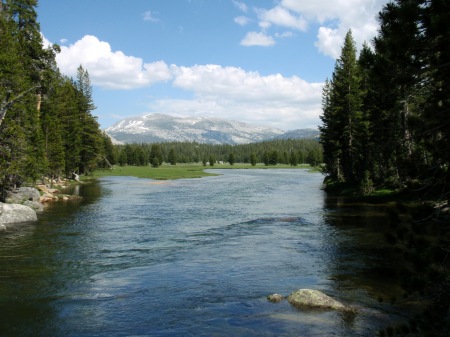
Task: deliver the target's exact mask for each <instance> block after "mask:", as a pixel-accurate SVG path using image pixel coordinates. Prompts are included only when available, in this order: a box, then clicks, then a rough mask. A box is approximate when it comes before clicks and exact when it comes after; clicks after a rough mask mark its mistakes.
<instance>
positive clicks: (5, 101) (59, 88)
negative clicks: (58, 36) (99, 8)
mask: <svg viewBox="0 0 450 337" xmlns="http://www.w3.org/2000/svg"><path fill="white" fill-rule="evenodd" d="M36 6H37V1H36V0H26V1H25V0H1V1H0V200H3V199H4V197H5V193H6V191H7V190H8V189H11V188H13V187H15V186H20V185H21V184H23V183H24V182H27V181H30V182H34V181H36V180H38V179H40V178H41V177H42V176H48V177H60V176H68V175H71V174H72V173H73V172H76V173H79V174H82V173H86V172H89V171H92V170H93V169H94V168H95V167H96V164H97V162H99V161H101V160H103V158H102V154H103V153H104V147H105V143H106V144H108V142H109V143H110V140H109V137H106V136H105V135H103V134H102V132H101V131H100V129H99V124H98V122H97V120H96V118H95V117H94V116H93V115H92V114H91V112H92V110H94V109H95V106H94V104H93V100H92V88H91V84H90V79H89V74H88V71H87V70H85V69H83V68H82V67H81V66H80V67H79V69H78V73H77V77H76V79H75V80H73V79H71V78H68V77H66V76H63V75H62V74H61V73H60V72H59V70H58V67H57V65H56V61H55V55H56V53H58V52H59V50H60V48H59V46H57V45H53V46H52V47H51V48H44V46H43V41H42V36H41V34H40V26H39V23H38V21H37V14H36V11H35V7H36Z"/></svg>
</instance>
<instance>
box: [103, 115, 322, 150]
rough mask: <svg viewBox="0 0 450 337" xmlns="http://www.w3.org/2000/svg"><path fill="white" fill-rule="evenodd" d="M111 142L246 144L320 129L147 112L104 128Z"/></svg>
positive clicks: (307, 135)
mask: <svg viewBox="0 0 450 337" xmlns="http://www.w3.org/2000/svg"><path fill="white" fill-rule="evenodd" d="M105 132H106V133H107V134H108V135H109V136H110V137H111V139H112V140H113V143H116V144H126V143H162V142H198V143H208V144H231V145H235V144H247V143H255V142H260V141H264V140H273V139H277V138H281V139H288V138H296V139H297V138H317V137H318V136H319V131H317V130H314V129H298V130H291V131H287V132H286V131H283V130H281V129H276V128H272V127H267V126H259V125H253V124H249V123H244V122H238V121H232V120H225V119H220V118H211V117H187V118H180V117H175V116H170V115H166V114H149V115H145V116H140V117H130V118H125V119H123V120H121V121H119V122H117V123H115V124H114V125H112V126H110V127H108V128H107V129H105Z"/></svg>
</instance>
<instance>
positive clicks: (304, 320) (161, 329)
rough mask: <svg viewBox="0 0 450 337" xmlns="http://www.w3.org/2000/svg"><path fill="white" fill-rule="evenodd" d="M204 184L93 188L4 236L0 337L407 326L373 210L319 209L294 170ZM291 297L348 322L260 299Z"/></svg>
mask: <svg viewBox="0 0 450 337" xmlns="http://www.w3.org/2000/svg"><path fill="white" fill-rule="evenodd" d="M212 172H213V173H219V174H220V175H219V176H214V177H206V178H201V179H189V180H173V181H153V180H147V179H138V178H132V177H108V178H102V179H100V180H99V181H97V182H96V183H92V184H86V185H81V186H78V187H77V189H78V191H77V192H78V193H79V194H80V195H81V196H82V197H83V198H82V200H80V201H69V202H58V203H55V204H53V205H51V206H49V207H48V208H47V209H46V211H45V212H44V213H43V214H41V215H39V221H38V223H32V224H20V225H14V226H8V228H7V231H5V232H2V233H0V335H2V336H373V335H375V334H376V333H377V332H378V331H379V329H380V328H384V327H386V326H388V325H389V324H392V323H393V322H397V321H402V320H403V319H405V318H406V317H407V314H406V312H408V310H409V307H408V306H407V303H404V302H402V301H399V300H396V301H395V303H394V301H393V300H394V298H396V299H398V298H400V297H399V294H400V292H399V288H398V285H397V281H396V278H395V261H393V259H392V258H390V253H391V252H390V247H389V246H387V245H386V244H385V243H384V242H385V240H384V239H383V233H384V231H385V229H386V228H387V227H386V226H388V225H389V221H390V218H391V217H392V216H390V215H389V214H392V212H388V211H387V210H386V207H385V206H383V205H361V204H349V203H346V202H345V200H340V199H332V198H328V197H327V196H326V194H325V193H324V192H323V191H322V190H321V184H322V180H323V176H322V175H321V174H319V173H310V172H308V171H306V170H301V169H298V170H280V169H271V170H214V171H212ZM299 288H312V289H318V290H321V291H324V292H325V293H327V294H328V295H330V296H333V297H335V298H336V299H339V300H341V301H343V302H345V303H347V304H349V305H351V306H353V307H355V308H356V309H357V315H356V316H355V317H351V318H349V317H346V316H344V315H341V314H340V313H338V312H329V311H304V310H303V311H302V310H298V309H296V308H294V307H292V306H291V305H289V303H287V301H283V302H280V303H271V302H269V301H267V299H266V296H267V295H269V294H272V293H280V294H283V295H288V294H289V293H290V292H292V291H294V290H296V289H299ZM391 300H392V301H391ZM391 302H392V303H391Z"/></svg>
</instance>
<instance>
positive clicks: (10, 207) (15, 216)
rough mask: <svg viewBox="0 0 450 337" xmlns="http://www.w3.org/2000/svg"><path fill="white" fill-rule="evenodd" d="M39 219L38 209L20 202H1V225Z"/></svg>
mask: <svg viewBox="0 0 450 337" xmlns="http://www.w3.org/2000/svg"><path fill="white" fill-rule="evenodd" d="M31 221H37V215H36V211H35V210H33V209H32V208H30V207H28V206H24V205H18V204H3V203H0V225H4V224H10V223H17V222H31Z"/></svg>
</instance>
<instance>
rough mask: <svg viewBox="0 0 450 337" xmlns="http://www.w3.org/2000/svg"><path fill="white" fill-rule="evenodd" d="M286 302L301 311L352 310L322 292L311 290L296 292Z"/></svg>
mask: <svg viewBox="0 0 450 337" xmlns="http://www.w3.org/2000/svg"><path fill="white" fill-rule="evenodd" d="M287 300H288V302H289V303H290V304H292V305H293V306H295V307H297V308H301V309H323V310H343V311H349V310H352V309H351V308H350V307H348V306H346V305H345V304H343V303H341V302H339V301H337V300H335V299H333V298H331V297H330V296H328V295H326V294H324V293H323V292H321V291H318V290H312V289H299V290H296V291H294V292H292V293H291V294H290V295H289V296H288V297H287Z"/></svg>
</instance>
